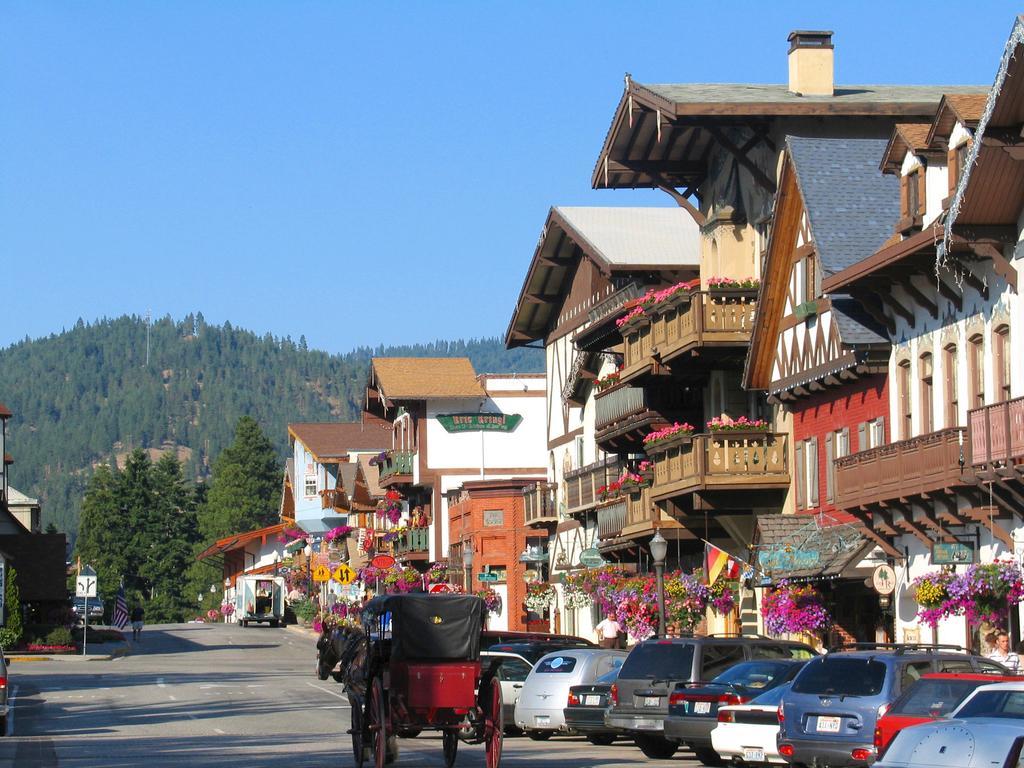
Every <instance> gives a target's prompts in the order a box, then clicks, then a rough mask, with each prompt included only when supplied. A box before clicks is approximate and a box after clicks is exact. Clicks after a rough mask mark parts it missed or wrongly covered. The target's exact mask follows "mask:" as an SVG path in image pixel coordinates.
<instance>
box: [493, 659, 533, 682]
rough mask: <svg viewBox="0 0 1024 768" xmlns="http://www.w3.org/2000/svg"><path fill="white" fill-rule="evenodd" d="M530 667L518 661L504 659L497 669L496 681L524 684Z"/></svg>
mask: <svg viewBox="0 0 1024 768" xmlns="http://www.w3.org/2000/svg"><path fill="white" fill-rule="evenodd" d="M531 669H532V667H531V666H530V665H529V664H527V663H526V662H525V661H521V660H520V659H510V658H504V659H502V661H501V665H500V666H499V667H498V679H499V680H502V681H506V682H510V683H524V682H526V676H527V675H529V674H530V670H531Z"/></svg>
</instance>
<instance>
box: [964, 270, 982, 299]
mask: <svg viewBox="0 0 1024 768" xmlns="http://www.w3.org/2000/svg"><path fill="white" fill-rule="evenodd" d="M960 273H961V274H962V275H963V279H964V282H965V283H967V285H969V286H971V288H973V289H974V290H976V291H977V292H978V293H980V294H981V296H982V298H984V299H987V298H988V286H987V285H985V281H984V280H982V279H981V278H980V277H978V276H977V275H976V274H974V273H973V272H971V270H969V269H968V268H967V266H966V265H965V264H964V263H963V262H961V263H960Z"/></svg>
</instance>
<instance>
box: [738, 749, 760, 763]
mask: <svg viewBox="0 0 1024 768" xmlns="http://www.w3.org/2000/svg"><path fill="white" fill-rule="evenodd" d="M743 761H744V762H745V763H763V762H764V750H763V749H748V748H746V747H744V748H743Z"/></svg>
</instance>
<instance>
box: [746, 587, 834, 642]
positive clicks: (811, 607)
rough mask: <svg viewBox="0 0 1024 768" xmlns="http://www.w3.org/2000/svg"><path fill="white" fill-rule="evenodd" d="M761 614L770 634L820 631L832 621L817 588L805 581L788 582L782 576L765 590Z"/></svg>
mask: <svg viewBox="0 0 1024 768" xmlns="http://www.w3.org/2000/svg"><path fill="white" fill-rule="evenodd" d="M761 616H762V617H763V618H764V628H765V629H766V630H767V631H768V633H769V634H772V635H782V634H786V633H801V632H806V633H815V632H821V631H822V630H824V629H826V628H827V627H828V626H829V625H830V624H831V623H832V619H831V617H830V616H829V615H828V611H826V610H825V606H824V605H823V604H822V597H821V593H820V592H818V590H816V589H814V587H811V586H808V585H804V586H795V585H791V584H790V583H789V582H788V581H785V580H783V581H780V582H779V585H778V587H776V588H775V589H773V590H770V591H767V592H765V594H764V596H763V597H762V598H761Z"/></svg>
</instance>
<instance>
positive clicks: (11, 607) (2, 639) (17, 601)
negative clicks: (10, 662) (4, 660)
mask: <svg viewBox="0 0 1024 768" xmlns="http://www.w3.org/2000/svg"><path fill="white" fill-rule="evenodd" d="M4 612H5V613H6V614H7V616H6V621H5V622H4V626H2V627H0V648H3V649H5V650H6V649H8V648H13V647H14V646H15V645H17V644H18V641H19V640H21V633H22V632H23V631H24V627H23V626H22V622H21V590H19V589H18V574H17V572H16V571H15V570H14V569H13V568H8V569H7V581H6V584H5V585H4Z"/></svg>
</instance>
